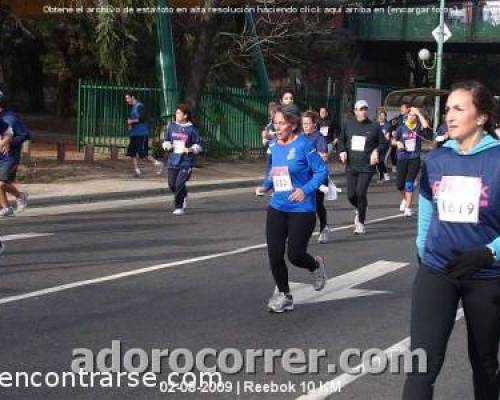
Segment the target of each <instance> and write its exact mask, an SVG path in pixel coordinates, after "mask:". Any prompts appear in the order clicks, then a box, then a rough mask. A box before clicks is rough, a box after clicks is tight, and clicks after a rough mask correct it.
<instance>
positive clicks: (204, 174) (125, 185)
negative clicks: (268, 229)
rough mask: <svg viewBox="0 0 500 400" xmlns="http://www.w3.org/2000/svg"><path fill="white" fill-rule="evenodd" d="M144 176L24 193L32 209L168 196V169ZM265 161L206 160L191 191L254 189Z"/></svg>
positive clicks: (113, 175) (117, 174)
mask: <svg viewBox="0 0 500 400" xmlns="http://www.w3.org/2000/svg"><path fill="white" fill-rule="evenodd" d="M332 167H333V169H334V170H335V172H334V174H335V175H336V176H339V173H340V174H343V173H342V172H341V171H342V170H343V167H342V166H340V165H337V164H336V165H333V164H331V168H332ZM142 171H143V177H141V178H135V177H133V176H132V174H131V170H130V168H128V169H123V170H121V171H117V170H110V171H108V172H106V173H103V172H102V171H101V170H99V174H94V175H92V176H89V179H84V178H82V177H74V178H72V177H69V178H65V179H62V180H59V181H55V182H52V183H22V184H19V188H20V190H21V191H26V192H27V193H28V194H29V196H30V204H31V205H32V206H37V207H40V206H46V205H58V204H72V203H73V204H74V203H91V202H97V201H106V200H122V199H129V198H140V197H144V196H161V195H165V194H167V193H169V190H168V188H167V179H166V170H164V171H163V172H162V174H161V175H157V171H156V170H155V169H154V168H153V167H152V166H150V165H147V166H146V167H145V168H143V169H142ZM264 171H265V161H262V160H257V161H254V162H248V161H232V162H226V161H216V162H214V161H207V162H204V163H203V164H202V165H200V166H199V167H196V168H194V170H193V176H192V178H191V180H190V181H189V183H188V187H189V189H190V191H191V192H193V193H196V192H202V191H211V190H221V189H234V188H244V187H254V186H257V185H259V184H260V183H261V182H262V179H263V177H264Z"/></svg>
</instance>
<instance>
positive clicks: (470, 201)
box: [437, 176, 481, 224]
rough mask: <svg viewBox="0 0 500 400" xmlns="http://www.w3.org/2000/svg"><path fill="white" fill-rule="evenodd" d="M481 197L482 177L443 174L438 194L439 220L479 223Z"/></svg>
mask: <svg viewBox="0 0 500 400" xmlns="http://www.w3.org/2000/svg"><path fill="white" fill-rule="evenodd" d="M480 197H481V178H476V177H471V176H443V177H442V178H441V183H440V185H439V192H438V196H437V202H438V212H439V220H440V221H446V222H455V223H473V224H477V223H478V221H479V205H480V201H479V200H480Z"/></svg>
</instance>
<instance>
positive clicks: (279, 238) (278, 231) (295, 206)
mask: <svg viewBox="0 0 500 400" xmlns="http://www.w3.org/2000/svg"><path fill="white" fill-rule="evenodd" d="M274 124H275V126H276V129H277V131H278V132H277V142H276V144H275V145H274V146H273V147H272V150H271V155H270V157H271V169H270V171H269V174H268V175H267V177H266V179H265V180H264V182H263V183H262V186H261V187H259V188H257V194H259V193H263V192H267V191H269V190H271V189H272V190H273V196H272V198H271V201H270V204H269V207H268V210H267V222H266V238H267V249H268V255H269V262H270V264H271V272H272V274H273V277H274V280H275V282H276V286H277V290H276V291H275V293H274V295H273V296H272V297H271V299H270V300H269V302H268V309H269V311H271V312H278V313H280V312H284V311H292V310H293V308H294V305H293V298H292V295H291V294H290V287H289V285H288V269H287V265H286V262H285V249H286V246H287V243H288V251H287V255H288V259H289V260H290V262H291V263H292V264H294V265H295V266H297V267H300V268H304V269H307V270H308V271H309V272H310V273H311V279H312V285H313V287H314V289H315V290H321V289H323V288H324V286H325V283H326V271H325V265H324V260H323V258H321V257H312V256H311V255H310V254H309V253H308V252H307V246H308V244H309V240H310V238H311V235H312V233H313V230H314V226H315V225H316V191H317V190H318V188H319V187H320V185H321V184H322V183H323V182H324V181H325V180H326V179H327V177H328V168H327V166H326V163H325V162H324V161H323V160H322V159H321V157H320V155H319V154H318V152H317V151H316V149H315V147H314V144H312V143H311V142H310V141H309V140H308V139H307V138H306V137H305V136H304V135H299V133H300V114H299V112H298V109H297V107H296V106H294V105H291V106H283V107H280V108H278V110H277V112H276V114H275V116H274Z"/></svg>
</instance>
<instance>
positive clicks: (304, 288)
mask: <svg viewBox="0 0 500 400" xmlns="http://www.w3.org/2000/svg"><path fill="white" fill-rule="evenodd" d="M408 265H410V264H408V263H399V262H392V261H377V262H375V263H372V264H369V265H366V266H364V267H361V268H358V269H357V270H355V271H352V272H348V273H346V274H343V275H339V276H336V277H334V278H331V279H329V280H328V281H327V283H326V286H325V287H324V289H323V290H321V291H316V290H314V289H313V288H312V286H311V285H310V284H306V283H296V282H291V283H290V289H291V291H292V292H293V301H294V303H296V304H309V303H321V302H324V301H333V300H340V299H347V298H351V297H360V296H373V295H376V294H384V293H389V292H386V291H380V290H366V289H353V288H354V287H355V286H359V285H361V284H363V283H365V282H368V281H371V280H373V279H376V278H379V277H381V276H384V275H386V274H389V273H391V272H394V271H397V270H399V269H401V268H403V267H406V266H408Z"/></svg>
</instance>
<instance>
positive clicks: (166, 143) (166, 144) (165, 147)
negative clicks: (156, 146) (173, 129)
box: [161, 140, 173, 151]
mask: <svg viewBox="0 0 500 400" xmlns="http://www.w3.org/2000/svg"><path fill="white" fill-rule="evenodd" d="M161 147H163V150H165V151H170V150H172V147H173V146H172V142H169V141H168V140H165V141H164V142H163V143H162V144H161Z"/></svg>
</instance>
